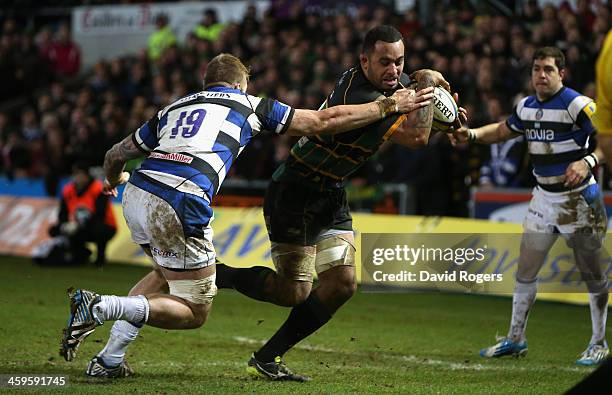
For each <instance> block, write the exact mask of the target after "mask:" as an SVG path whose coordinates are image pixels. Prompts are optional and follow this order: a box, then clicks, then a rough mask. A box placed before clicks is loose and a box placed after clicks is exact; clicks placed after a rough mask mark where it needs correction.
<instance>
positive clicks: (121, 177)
mask: <svg viewBox="0 0 612 395" xmlns="http://www.w3.org/2000/svg"><path fill="white" fill-rule="evenodd" d="M143 156H144V154H143V152H142V151H141V150H139V149H138V147H136V145H135V144H134V141H133V140H132V135H129V136H127V137H126V138H124V139H123V140H122V141H121V142H119V143H117V144H115V145H113V147H112V148H111V149H109V150H108V151H107V152H106V155H104V175H105V177H106V178H105V180H104V189H103V193H104V194H105V195H113V196H117V189H116V187H117V185H119V184H125V183H126V182H127V181H128V179H129V178H130V174H129V173H127V172H125V171H123V169H124V168H125V163H126V162H127V161H128V160H130V159H136V158H140V157H143Z"/></svg>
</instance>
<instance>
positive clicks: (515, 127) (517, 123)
mask: <svg viewBox="0 0 612 395" xmlns="http://www.w3.org/2000/svg"><path fill="white" fill-rule="evenodd" d="M506 125H507V126H508V128H509V129H510V130H512V131H513V132H514V133H519V134H524V133H525V127H524V126H523V122H522V121H521V119H520V118H519V116H518V114H517V113H516V107H514V110H512V115H510V117H508V119H507V120H506Z"/></svg>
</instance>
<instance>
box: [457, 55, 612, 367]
mask: <svg viewBox="0 0 612 395" xmlns="http://www.w3.org/2000/svg"><path fill="white" fill-rule="evenodd" d="M564 74H565V57H564V56H563V53H562V52H561V51H560V50H559V49H557V48H554V47H544V48H540V49H538V50H537V51H535V53H534V56H533V66H532V70H531V82H532V84H533V87H534V89H535V91H536V94H535V95H533V96H528V97H526V98H524V99H523V100H521V101H520V102H519V103H518V105H517V106H516V108H515V109H514V113H513V114H512V115H511V116H510V117H509V118H508V119H507V120H506V122H500V123H494V124H490V125H486V126H483V127H481V128H478V129H466V128H462V129H460V130H457V131H455V132H454V134H453V137H454V139H456V140H458V141H475V142H479V143H485V144H491V143H495V142H499V141H504V140H507V139H509V138H512V137H513V136H516V135H517V134H523V135H524V136H525V139H526V140H527V144H528V151H529V155H530V157H531V162H532V163H533V174H534V176H535V178H536V181H537V183H538V185H537V186H536V187H535V188H534V190H533V197H532V200H531V203H530V205H529V209H528V213H527V215H526V217H525V221H524V223H523V229H524V233H523V239H522V242H521V252H520V257H519V262H518V268H517V274H516V287H515V290H514V296H513V303H512V321H511V323H510V330H509V331H508V335H507V336H506V337H504V338H502V339H499V341H498V343H497V344H495V345H493V346H491V347H488V348H485V349H483V350H481V352H480V355H481V356H483V357H500V356H503V355H524V354H525V353H526V352H527V341H526V338H525V328H526V325H527V316H528V313H529V310H530V309H531V306H532V305H533V302H534V301H535V296H536V293H537V275H538V272H539V271H540V268H541V267H542V265H543V263H544V261H545V259H546V254H547V253H548V251H549V250H550V248H551V247H552V245H553V244H554V243H555V241H556V239H557V236H558V235H559V234H561V236H563V237H564V238H565V239H566V240H567V241H568V245H570V246H572V248H573V250H574V257H575V263H576V266H577V267H578V269H579V271H580V273H581V275H582V278H583V280H584V281H585V282H586V284H587V288H588V291H589V306H590V309H591V319H592V328H593V333H592V336H591V340H590V342H589V345H588V347H587V349H586V350H585V351H584V352H583V353H582V355H581V357H580V358H579V359H578V360H577V361H576V363H578V364H581V365H596V364H599V363H601V362H602V361H603V360H604V359H605V358H606V356H607V355H608V354H609V350H608V345H607V343H606V339H605V328H606V318H607V310H608V281H607V275H606V274H605V273H604V271H603V268H602V265H601V261H600V254H601V248H602V244H603V239H604V236H605V233H606V228H607V218H606V211H605V209H604V205H603V198H602V195H601V191H600V188H599V186H598V185H597V183H596V181H595V179H594V177H593V174H592V170H593V168H594V167H595V166H596V165H597V164H598V162H599V160H600V159H603V157H602V153H601V151H600V150H599V149H596V148H595V145H594V144H593V137H594V135H595V128H594V127H593V124H592V123H591V117H592V116H593V114H594V113H595V104H594V103H593V101H592V100H591V99H590V98H588V97H586V96H583V95H581V94H580V93H578V92H576V91H574V90H572V89H570V88H567V87H564V86H563V76H564Z"/></svg>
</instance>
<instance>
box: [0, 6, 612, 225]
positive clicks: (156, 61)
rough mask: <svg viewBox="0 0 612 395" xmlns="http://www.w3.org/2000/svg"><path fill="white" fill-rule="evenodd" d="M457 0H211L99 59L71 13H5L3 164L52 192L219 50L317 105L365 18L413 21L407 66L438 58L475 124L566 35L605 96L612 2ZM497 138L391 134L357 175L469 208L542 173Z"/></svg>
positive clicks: (197, 78) (348, 59)
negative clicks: (54, 17)
mask: <svg viewBox="0 0 612 395" xmlns="http://www.w3.org/2000/svg"><path fill="white" fill-rule="evenodd" d="M315 3H316V2H315ZM440 4H442V3H440ZM440 4H438V5H440ZM451 4H452V6H450V7H449V6H447V7H445V9H444V10H441V9H438V10H435V12H433V13H432V20H431V21H427V22H425V21H421V20H420V19H419V15H418V13H417V11H416V10H414V9H409V10H407V11H406V12H405V13H404V14H403V15H396V14H394V13H393V12H391V11H390V10H389V9H388V8H386V7H384V6H378V7H376V8H374V9H370V8H368V7H367V6H365V5H364V6H358V7H354V8H352V11H353V12H351V13H349V14H346V13H343V12H333V11H329V10H327V11H326V12H321V10H318V9H317V8H316V7H314V8H313V7H304V3H303V2H288V1H273V2H272V7H271V8H270V9H269V10H268V11H267V12H265V13H264V15H263V16H262V17H261V18H259V17H258V16H257V14H256V12H255V8H254V7H251V8H249V9H248V10H247V12H246V14H245V15H244V17H243V18H242V20H241V21H240V22H237V23H229V24H226V25H222V28H218V27H219V25H218V24H216V21H215V20H214V18H215V15H214V12H213V13H212V14H211V13H210V12H209V13H208V15H204V16H203V17H204V18H208V20H207V21H203V22H202V25H201V26H198V28H199V30H198V28H196V29H195V30H194V31H193V33H191V34H190V35H189V36H188V37H187V39H186V40H185V41H184V42H180V41H177V42H173V41H172V40H170V41H169V42H170V44H169V45H167V46H165V47H164V48H162V51H161V52H160V53H159V54H158V55H156V56H150V54H147V51H146V50H143V51H142V52H141V53H139V54H136V55H132V56H127V57H122V58H115V59H110V60H108V61H100V62H98V63H96V64H95V65H94V66H93V67H92V68H91V70H82V69H81V65H80V55H79V48H78V46H77V45H76V44H75V43H74V42H73V41H72V40H71V38H70V31H69V26H68V25H66V24H61V25H58V26H52V25H49V26H42V27H41V28H39V29H38V30H37V31H33V29H31V28H30V29H28V28H21V27H19V25H18V23H17V22H16V20H15V19H11V18H6V19H4V20H3V23H2V25H1V28H2V30H1V31H0V86H2V90H0V153H1V155H0V174H3V175H6V176H8V177H45V179H46V181H47V187H48V191H49V193H50V194H56V192H57V191H56V188H57V181H58V179H59V177H61V176H65V175H68V174H69V173H70V164H71V163H74V162H75V161H78V160H83V159H87V160H89V161H91V164H92V165H98V166H99V165H100V164H101V163H102V162H103V156H104V153H105V152H106V150H107V149H109V148H110V147H111V146H112V145H113V144H114V143H116V142H118V141H120V140H121V139H122V138H123V137H124V136H125V135H127V134H128V133H131V132H132V131H133V130H135V129H136V128H138V127H139V126H140V125H141V124H142V123H143V122H144V121H146V120H147V119H149V118H150V117H151V116H152V115H154V114H155V111H156V109H157V108H158V107H160V106H163V105H165V104H167V103H170V102H171V101H173V100H175V99H177V98H179V97H181V96H184V95H186V94H187V93H189V92H194V91H198V90H200V89H201V84H202V83H201V76H202V75H203V73H204V70H205V69H206V66H207V62H208V60H209V59H211V58H212V57H213V56H214V55H216V54H218V53H220V52H229V53H232V54H234V55H236V56H238V57H240V58H241V59H243V61H244V62H245V63H246V64H248V65H250V68H251V82H250V83H249V91H250V92H258V93H260V94H264V95H267V96H270V97H274V98H277V99H279V100H281V101H284V102H286V103H288V104H290V105H292V106H296V107H303V108H313V109H316V108H318V107H319V105H320V104H321V103H322V102H323V100H324V99H325V97H326V95H327V94H329V93H330V92H331V91H332V89H333V83H334V80H335V79H336V78H337V77H338V76H339V74H340V73H341V72H342V71H343V70H345V69H347V68H349V67H351V66H352V65H354V64H356V62H357V61H358V59H357V55H358V53H359V50H360V42H361V39H362V37H363V35H364V34H365V32H366V31H367V30H368V29H369V28H371V27H372V26H375V25H379V24H392V25H394V26H396V27H398V29H399V30H400V31H401V32H402V34H403V35H404V37H405V42H406V60H405V67H404V71H405V72H407V73H410V71H412V70H416V69H420V68H433V69H436V70H439V71H440V72H442V73H443V74H444V75H445V76H446V78H447V79H448V80H449V82H450V83H451V86H452V89H453V90H454V91H457V92H459V95H460V103H461V105H462V106H463V107H465V108H467V110H468V112H469V114H470V126H472V127H477V126H480V125H483V124H487V123H490V122H493V121H498V120H501V119H503V118H504V116H506V115H508V114H509V113H510V112H511V111H512V108H513V106H514V104H515V103H516V102H517V101H518V100H519V99H520V98H521V97H523V96H524V95H526V94H528V93H531V88H530V86H529V67H530V64H531V55H532V53H533V51H534V50H535V48H537V47H539V46H543V45H555V46H558V47H560V48H561V49H563V50H564V52H565V54H566V57H567V65H568V73H567V76H566V79H565V85H567V86H569V87H572V88H574V89H576V90H578V91H580V92H583V93H584V94H585V95H588V96H590V97H594V96H595V91H594V84H593V80H594V66H593V65H594V62H595V59H596V56H597V54H598V51H599V48H600V46H601V44H602V41H603V39H604V37H605V34H606V32H607V31H608V29H609V28H610V24H611V17H610V14H611V12H610V6H611V5H610V2H607V3H605V2H593V1H588V0H579V1H577V6H576V7H575V8H572V6H570V5H569V3H562V4H561V5H560V6H559V7H555V6H554V5H550V4H548V5H545V6H543V7H542V8H540V7H539V6H538V3H537V2H536V1H527V2H525V6H524V7H523V9H522V11H521V12H520V13H519V14H518V15H512V16H504V15H501V14H500V13H496V12H490V10H482V9H474V8H473V7H472V6H471V2H468V1H458V2H452V3H451ZM211 23H212V24H215V25H217V26H216V28H214V29H212V28H210V27H211ZM159 26H160V29H161V28H163V26H162V24H161V23H160V24H159ZM292 143H293V141H292V140H291V139H290V138H289V137H288V136H281V137H274V138H272V137H268V136H261V137H258V138H257V139H256V140H255V141H254V142H253V144H252V145H253V146H252V147H250V148H249V149H248V150H246V151H245V152H244V153H243V155H242V157H241V159H240V160H239V161H238V162H237V163H236V166H235V167H234V168H233V169H232V177H234V178H236V177H240V178H244V179H269V177H270V175H271V174H272V172H273V171H274V169H275V168H276V165H277V164H278V163H279V162H280V161H282V160H283V159H284V158H285V157H286V156H287V155H288V153H289V150H290V147H291V144H292ZM519 143H520V142H519ZM490 152H494V151H493V150H490V148H489V147H479V146H471V147H468V146H466V147H459V148H458V149H457V148H455V149H453V148H452V147H451V146H450V143H449V142H448V139H447V138H446V137H445V136H443V135H439V134H438V135H433V136H432V138H431V140H430V144H429V146H428V147H426V148H425V149H422V150H409V149H406V148H402V147H400V146H395V145H391V144H390V145H388V146H385V147H383V148H382V149H381V150H380V152H379V153H378V154H377V156H376V157H375V158H373V159H374V160H371V161H370V162H369V163H368V165H367V166H365V167H364V168H362V169H361V170H360V171H359V172H358V173H357V174H354V175H353V177H352V181H351V182H353V183H355V184H366V183H370V182H372V183H376V182H396V183H409V184H412V185H413V186H414V187H415V190H416V191H417V196H416V207H417V212H418V214H423V215H433V214H436V215H456V216H467V203H466V202H467V201H468V200H469V187H470V186H471V185H476V184H478V183H479V182H480V183H485V184H497V185H501V186H504V185H507V186H529V185H530V183H531V182H532V180H531V179H530V177H529V173H530V172H529V171H528V170H526V169H528V167H529V166H528V164H527V163H526V161H525V160H524V158H523V155H524V152H523V151H521V150H518V152H519V155H520V157H519V159H518V161H517V162H518V163H519V165H518V166H515V167H516V168H517V169H516V171H513V172H510V173H509V174H504V177H497V178H495V177H492V176H487V174H490V173H491V172H494V170H491V169H492V167H494V166H491V165H490V163H491V158H490ZM493 159H494V158H493ZM481 168H482V171H481ZM487 169H488V170H487ZM481 173H483V174H481Z"/></svg>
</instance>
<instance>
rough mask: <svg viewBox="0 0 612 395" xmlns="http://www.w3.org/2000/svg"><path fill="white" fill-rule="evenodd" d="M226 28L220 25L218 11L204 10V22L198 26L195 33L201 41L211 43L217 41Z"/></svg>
mask: <svg viewBox="0 0 612 395" xmlns="http://www.w3.org/2000/svg"><path fill="white" fill-rule="evenodd" d="M224 27H225V26H224V25H223V24H222V23H219V19H218V18H217V11H215V10H214V9H212V8H208V9H206V10H204V13H203V14H202V20H201V21H200V23H199V24H198V26H196V28H195V30H194V33H195V36H196V37H197V38H199V39H200V40H207V41H211V42H215V41H217V39H218V38H219V35H220V34H221V31H222V30H223V28H224Z"/></svg>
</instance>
